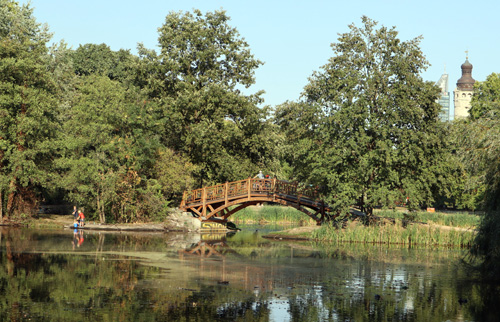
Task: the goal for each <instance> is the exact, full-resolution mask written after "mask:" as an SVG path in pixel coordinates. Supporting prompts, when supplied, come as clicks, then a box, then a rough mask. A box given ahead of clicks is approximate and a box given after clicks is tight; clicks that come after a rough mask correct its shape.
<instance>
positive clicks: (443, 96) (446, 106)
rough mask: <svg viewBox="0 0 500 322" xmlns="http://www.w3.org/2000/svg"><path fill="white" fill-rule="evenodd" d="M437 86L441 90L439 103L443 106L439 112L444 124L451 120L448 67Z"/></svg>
mask: <svg viewBox="0 0 500 322" xmlns="http://www.w3.org/2000/svg"><path fill="white" fill-rule="evenodd" d="M436 85H437V86H438V87H439V88H440V89H441V92H440V93H439V98H438V100H437V102H438V103H439V104H440V105H441V110H440V111H439V119H440V120H441V121H443V122H447V121H450V120H451V115H450V103H451V102H450V101H451V100H450V92H449V91H448V74H446V67H445V70H444V74H443V75H441V78H440V79H439V80H438V81H437V82H436Z"/></svg>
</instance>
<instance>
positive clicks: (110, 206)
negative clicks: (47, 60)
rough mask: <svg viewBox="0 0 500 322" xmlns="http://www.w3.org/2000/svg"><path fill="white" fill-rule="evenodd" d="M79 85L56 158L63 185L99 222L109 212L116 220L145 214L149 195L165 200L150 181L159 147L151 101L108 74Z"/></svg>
mask: <svg viewBox="0 0 500 322" xmlns="http://www.w3.org/2000/svg"><path fill="white" fill-rule="evenodd" d="M76 90H77V92H78V95H76V96H75V99H74V101H73V102H72V108H71V109H70V110H69V114H68V120H67V121H66V122H65V123H64V136H62V137H61V142H60V146H61V147H62V148H61V151H63V152H62V155H61V157H60V158H59V159H57V161H56V162H57V166H58V169H59V170H60V171H62V172H63V173H64V175H63V176H62V177H61V182H60V186H61V187H63V188H64V189H65V190H66V191H68V199H69V200H71V201H74V202H77V203H79V204H80V205H82V206H84V207H85V208H86V212H88V213H89V212H95V213H96V214H97V217H98V219H99V220H100V221H101V222H106V214H108V215H109V216H111V218H110V219H113V220H115V221H132V220H140V219H143V220H144V219H147V217H148V213H147V212H149V211H151V209H152V207H150V206H151V205H150V204H149V203H145V202H144V201H145V199H147V200H149V201H151V202H152V201H153V199H155V200H154V202H155V203H156V204H159V205H163V204H165V202H166V201H165V200H164V198H159V197H160V196H161V194H160V195H159V194H158V193H157V192H158V191H161V187H159V186H158V184H157V182H156V181H155V180H152V181H150V179H151V173H150V171H151V169H152V168H153V166H154V164H155V162H156V161H155V160H156V155H157V150H158V149H159V140H158V138H157V136H156V135H155V134H154V132H155V131H154V128H152V127H151V115H150V114H149V113H150V111H151V110H152V108H151V106H150V105H148V103H147V102H145V101H144V100H143V99H141V96H140V95H139V94H138V93H137V92H134V91H131V90H127V88H125V87H124V86H123V85H122V84H121V83H120V82H118V81H116V80H111V79H109V78H108V77H107V76H99V75H90V76H86V77H82V78H81V79H80V81H79V85H78V86H77V89H76ZM155 191H157V192H156V193H155ZM153 197H154V198H153ZM153 208H155V207H153ZM161 208H163V207H160V209H161ZM155 209H156V208H155Z"/></svg>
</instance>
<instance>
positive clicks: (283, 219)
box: [230, 205, 316, 225]
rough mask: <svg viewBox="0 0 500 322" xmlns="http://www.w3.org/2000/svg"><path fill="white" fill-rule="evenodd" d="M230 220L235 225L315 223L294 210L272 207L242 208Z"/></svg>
mask: <svg viewBox="0 0 500 322" xmlns="http://www.w3.org/2000/svg"><path fill="white" fill-rule="evenodd" d="M230 220H231V221H234V222H237V223H255V222H258V223H265V222H270V223H296V224H303V225H309V224H311V225H313V224H316V221H314V220H313V219H312V218H310V217H308V216H307V215H306V214H304V213H303V212H301V211H299V210H297V209H295V208H292V207H283V206H274V205H265V206H262V207H247V208H244V209H242V210H240V211H238V212H236V213H235V214H233V215H232V216H231V217H230Z"/></svg>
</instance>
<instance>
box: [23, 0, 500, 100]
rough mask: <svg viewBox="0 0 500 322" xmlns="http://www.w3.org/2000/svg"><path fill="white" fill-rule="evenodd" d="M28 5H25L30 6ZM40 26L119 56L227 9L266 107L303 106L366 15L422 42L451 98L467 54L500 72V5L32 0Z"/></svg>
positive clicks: (477, 70)
mask: <svg viewBox="0 0 500 322" xmlns="http://www.w3.org/2000/svg"><path fill="white" fill-rule="evenodd" d="M27 2H28V1H27V0H26V1H20V3H27ZM30 3H31V6H32V7H34V9H35V11H34V15H35V17H36V18H37V21H38V22H41V23H47V24H48V25H49V28H50V30H51V31H52V32H53V33H54V37H53V42H58V41H59V40H61V39H64V40H65V41H66V42H67V43H68V44H69V45H70V46H72V47H73V48H74V49H76V48H77V47H78V45H79V44H86V43H95V44H100V43H105V44H107V45H108V46H110V47H111V49H113V50H118V49H121V48H123V49H131V50H132V52H133V53H135V52H136V46H137V43H139V42H142V43H143V44H144V45H145V46H146V47H147V48H151V49H156V48H157V44H158V42H157V38H158V30H157V29H158V28H159V27H160V26H161V25H162V24H163V23H164V21H165V17H166V15H167V14H168V13H169V12H170V11H180V10H182V11H191V10H192V9H193V8H196V9H200V10H201V11H203V12H206V11H214V10H219V9H224V10H226V12H227V14H228V16H230V17H231V21H230V24H231V26H233V27H235V28H236V29H237V30H238V31H239V33H240V35H241V36H242V37H243V38H245V40H246V41H247V42H248V44H249V45H250V49H251V51H252V53H253V54H254V55H255V57H256V58H258V59H260V60H261V61H263V62H264V63H265V64H264V65H263V66H261V67H260V68H259V69H258V70H257V71H256V74H255V76H256V84H255V85H254V86H252V88H251V90H252V92H256V91H258V90H264V91H266V94H265V95H264V98H265V104H269V105H272V106H274V105H277V104H280V103H283V102H285V101H286V100H297V99H298V98H299V96H300V94H301V92H302V90H303V87H304V86H305V85H306V84H307V81H308V77H309V76H311V74H312V72H313V71H315V70H320V67H321V66H323V65H324V64H326V62H327V60H328V58H329V57H331V56H332V51H331V48H330V44H331V43H333V42H336V41H337V38H338V33H344V32H347V31H348V25H349V24H351V23H354V24H356V25H358V26H360V25H361V16H363V15H366V16H368V17H370V18H371V19H374V20H376V21H378V22H379V24H380V25H384V26H387V27H392V26H395V27H396V30H398V31H399V37H400V39H402V40H409V39H412V38H415V37H417V36H419V35H422V36H423V37H424V39H423V41H422V42H421V49H422V51H423V52H424V54H425V55H426V57H427V60H428V61H429V62H430V64H431V66H430V67H429V68H428V69H427V71H425V72H424V73H423V74H422V77H423V78H424V79H425V80H430V81H433V82H436V81H437V80H438V79H439V78H440V76H441V74H443V72H444V69H445V65H446V72H447V73H448V74H449V77H450V81H449V84H448V86H449V90H450V92H452V91H453V89H454V88H455V86H456V81H457V80H458V79H459V78H460V76H461V70H460V65H461V64H462V63H463V62H464V61H465V55H466V54H465V51H466V50H468V51H469V61H470V62H471V63H472V64H473V66H474V69H473V71H472V76H473V78H474V79H476V80H478V81H484V80H485V79H486V76H487V75H489V74H491V73H493V72H496V73H499V72H500V33H499V30H500V16H499V13H500V1H498V0H488V1H481V0H479V1H475V2H472V1H462V0H455V1H442V0H434V1H428V0H421V1H408V0H378V1H377V0H351V1H335V0H330V1H326V0H324V1H323V0H308V1H294V0H288V1H281V0H279V1H273V0H266V1H261V0H252V1H244V0H219V1H212V0H176V1H170V0H142V1H137V0H135V1H131V0H71V1H70V0H31V1H30Z"/></svg>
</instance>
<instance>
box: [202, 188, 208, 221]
mask: <svg viewBox="0 0 500 322" xmlns="http://www.w3.org/2000/svg"><path fill="white" fill-rule="evenodd" d="M201 199H202V202H203V208H202V209H201V215H202V219H203V220H205V219H206V218H207V189H206V188H205V187H203V192H202V194H201Z"/></svg>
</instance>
